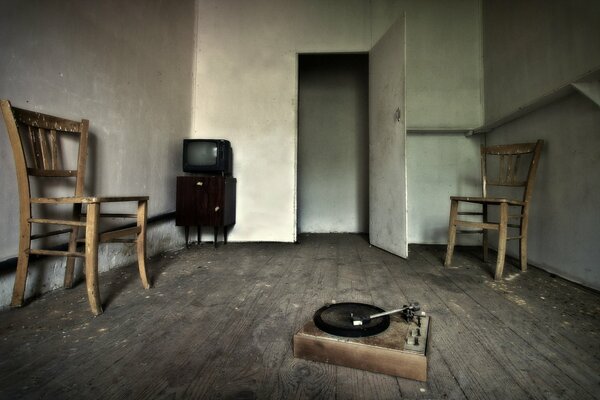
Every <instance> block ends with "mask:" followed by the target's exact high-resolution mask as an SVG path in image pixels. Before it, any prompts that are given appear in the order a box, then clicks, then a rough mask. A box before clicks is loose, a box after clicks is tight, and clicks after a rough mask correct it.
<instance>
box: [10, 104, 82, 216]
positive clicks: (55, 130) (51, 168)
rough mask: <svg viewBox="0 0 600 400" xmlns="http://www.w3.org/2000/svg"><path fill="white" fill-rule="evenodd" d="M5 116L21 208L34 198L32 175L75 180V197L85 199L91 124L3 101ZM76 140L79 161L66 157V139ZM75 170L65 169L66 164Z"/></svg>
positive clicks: (75, 145) (74, 144)
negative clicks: (32, 193) (31, 187)
mask: <svg viewBox="0 0 600 400" xmlns="http://www.w3.org/2000/svg"><path fill="white" fill-rule="evenodd" d="M0 106H1V108H2V115H3V117H4V122H5V123H6V130H7V132H8V137H9V139H10V143H11V146H12V150H13V156H14V160H15V167H16V172H17V183H18V186H19V197H20V201H21V206H23V205H24V202H28V200H27V199H29V198H30V197H31V189H30V181H29V178H30V177H31V176H36V177H54V178H67V177H71V178H75V185H74V191H73V195H75V196H82V195H83V190H84V176H85V163H86V158H87V142H88V127H89V121H87V120H85V119H84V120H81V121H70V120H67V119H62V118H58V117H54V116H51V115H45V114H41V113H38V112H34V111H28V110H23V109H20V108H16V107H13V106H12V105H11V104H10V102H9V101H8V100H0ZM63 135H68V136H71V137H74V138H75V139H76V140H75V143H73V144H72V146H67V147H69V148H70V147H73V146H74V147H75V148H76V149H77V158H76V161H75V160H73V158H72V157H71V158H70V159H69V157H68V156H67V155H66V154H65V151H64V147H65V146H63V145H61V143H62V142H63V141H62V140H61V139H62V136H63ZM67 160H68V161H71V164H74V163H75V162H76V164H75V165H74V167H73V168H70V169H63V165H65V161H67Z"/></svg>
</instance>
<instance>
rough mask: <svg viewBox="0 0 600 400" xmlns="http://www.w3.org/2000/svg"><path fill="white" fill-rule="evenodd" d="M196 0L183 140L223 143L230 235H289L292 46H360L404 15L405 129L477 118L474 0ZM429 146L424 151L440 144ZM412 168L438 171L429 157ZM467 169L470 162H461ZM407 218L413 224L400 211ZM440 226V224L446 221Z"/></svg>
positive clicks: (301, 49) (442, 195)
mask: <svg viewBox="0 0 600 400" xmlns="http://www.w3.org/2000/svg"><path fill="white" fill-rule="evenodd" d="M197 4H198V11H197V12H198V27H197V31H198V40H197V48H196V60H197V62H196V72H197V74H196V82H195V86H194V93H195V97H194V113H193V116H194V118H193V121H194V122H193V128H194V136H196V137H222V138H225V139H229V140H230V141H231V142H232V145H233V146H234V151H235V161H234V164H235V165H234V170H235V175H236V177H237V178H238V186H237V194H238V199H237V200H238V202H237V223H236V225H235V227H234V228H233V230H232V232H231V239H232V240H265V241H267V240H274V241H293V240H294V239H295V233H296V225H295V223H296V220H295V215H296V210H295V204H296V137H297V136H296V135H297V104H296V103H297V70H296V54H297V53H315V52H363V51H368V50H369V49H370V47H371V45H372V44H373V43H375V42H376V41H377V39H378V38H379V37H380V36H381V35H382V34H383V33H384V32H385V30H386V29H387V27H388V26H390V24H391V23H392V22H393V21H394V20H395V19H396V17H397V16H398V15H400V13H401V12H402V11H405V12H406V21H407V123H408V125H409V127H411V126H415V127H429V128H434V127H460V128H465V127H468V128H472V127H474V126H477V125H479V124H480V123H481V107H482V106H481V98H480V95H481V93H480V79H481V68H480V61H481V53H480V31H479V17H480V15H479V1H476V0H473V1H466V0H464V1H463V0H456V1H451V2H449V1H441V0H439V1H428V2H422V1H416V0H411V1H408V0H407V1H391V0H388V1H385V0H373V1H366V0H329V1H297V0H296V1H294V0H281V1H277V2H273V1H268V0H255V1H243V0H232V1H227V2H223V1H217V0H198V2H197ZM429 140H430V138H429V137H419V138H415V140H412V139H411V141H413V147H416V148H419V146H421V145H423V146H429V145H431V144H432V143H430V142H429ZM471 150H472V148H470V147H469V148H467V149H465V152H469V151H471ZM438 151H439V153H438V154H436V155H435V156H434V158H435V157H437V156H438V155H439V154H442V153H443V151H444V149H442V148H439V149H438ZM416 165H417V167H418V168H420V169H424V170H430V171H433V170H435V169H436V168H437V165H436V163H435V162H433V163H431V160H418V162H417V163H416ZM472 168H477V165H475V166H465V170H467V171H470V170H471V169H472ZM411 173H412V172H411V170H409V171H408V174H409V179H410V174H411ZM456 189H457V188H456V187H454V186H450V187H448V186H447V187H444V188H440V189H439V191H436V193H435V194H433V195H434V196H436V198H438V199H440V201H439V202H438V203H436V204H435V206H436V207H445V208H448V207H449V205H448V202H449V200H448V196H449V195H450V194H454V193H455V191H456ZM421 195H422V196H432V194H431V193H424V192H421ZM409 207H410V204H409ZM409 221H412V222H409V223H410V224H411V225H412V224H419V223H420V221H419V219H418V218H413V219H411V216H410V215H409ZM439 224H441V225H446V224H447V217H445V218H443V221H439ZM410 231H411V227H410V226H409V232H410ZM417 239H420V238H417Z"/></svg>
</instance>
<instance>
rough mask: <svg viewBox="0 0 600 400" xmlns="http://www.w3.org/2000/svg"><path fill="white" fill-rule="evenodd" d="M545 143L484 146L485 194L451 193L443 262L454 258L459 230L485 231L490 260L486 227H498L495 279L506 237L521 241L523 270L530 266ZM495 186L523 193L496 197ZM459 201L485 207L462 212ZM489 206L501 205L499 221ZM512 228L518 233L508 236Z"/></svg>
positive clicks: (499, 274)
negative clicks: (532, 212) (534, 199)
mask: <svg viewBox="0 0 600 400" xmlns="http://www.w3.org/2000/svg"><path fill="white" fill-rule="evenodd" d="M542 144H543V141H542V140H538V141H537V142H536V143H522V144H510V145H500V146H491V147H484V146H482V147H481V177H482V191H483V197H459V196H452V197H450V223H449V227H448V248H447V250H446V259H445V261H444V266H446V267H448V266H450V264H451V262H452V253H453V252H454V244H455V242H456V234H457V233H483V259H484V261H487V258H488V232H487V231H488V230H496V231H498V257H497V260H496V272H495V275H494V279H496V280H498V279H500V278H501V277H502V271H503V269H504V258H505V253H506V241H507V240H519V241H520V246H519V252H520V261H521V270H522V271H525V270H526V269H527V226H528V225H529V207H530V202H531V195H532V193H533V184H534V181H535V174H536V171H537V166H538V162H539V159H540V153H541V150H542ZM494 159H495V160H494ZM491 164H495V165H491ZM523 164H526V165H523ZM527 164H528V165H527ZM496 167H497V168H496ZM524 167H526V168H524ZM491 170H496V171H497V176H495V177H492V176H491V175H492V174H491V173H490V171H491ZM493 186H496V187H501V188H502V189H504V190H509V191H511V192H514V191H515V188H521V189H520V191H521V192H522V193H521V194H522V197H520V198H518V199H517V198H515V197H516V196H511V197H504V196H502V197H496V196H495V193H494V196H490V193H489V192H490V189H491V188H490V187H493ZM496 190H497V189H496ZM460 203H474V204H481V205H482V207H483V210H482V211H481V212H469V211H463V212H459V211H458V208H459V204H460ZM490 206H497V207H498V208H499V220H498V222H490V221H489V220H488V211H489V209H488V208H489V207H490ZM509 210H510V212H511V213H512V212H513V210H514V211H515V213H514V214H509ZM459 215H480V216H482V221H481V222H478V221H465V220H459V219H458V218H459V217H458V216H459ZM509 221H514V223H509ZM457 227H465V228H467V229H466V230H461V231H457ZM474 229H475V230H474ZM509 229H518V234H516V235H514V236H508V230H509Z"/></svg>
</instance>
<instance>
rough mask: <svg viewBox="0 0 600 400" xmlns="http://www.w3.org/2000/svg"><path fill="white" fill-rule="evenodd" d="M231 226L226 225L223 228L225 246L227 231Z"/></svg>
mask: <svg viewBox="0 0 600 400" xmlns="http://www.w3.org/2000/svg"><path fill="white" fill-rule="evenodd" d="M228 228H229V226H227V225H225V226H224V227H223V244H227V229H228Z"/></svg>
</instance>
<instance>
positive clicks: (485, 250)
mask: <svg viewBox="0 0 600 400" xmlns="http://www.w3.org/2000/svg"><path fill="white" fill-rule="evenodd" d="M483 222H485V223H487V222H488V207H487V204H484V205H483ZM482 245H483V262H487V260H488V256H489V250H488V248H489V241H488V231H487V229H484V230H483V243H482Z"/></svg>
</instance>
